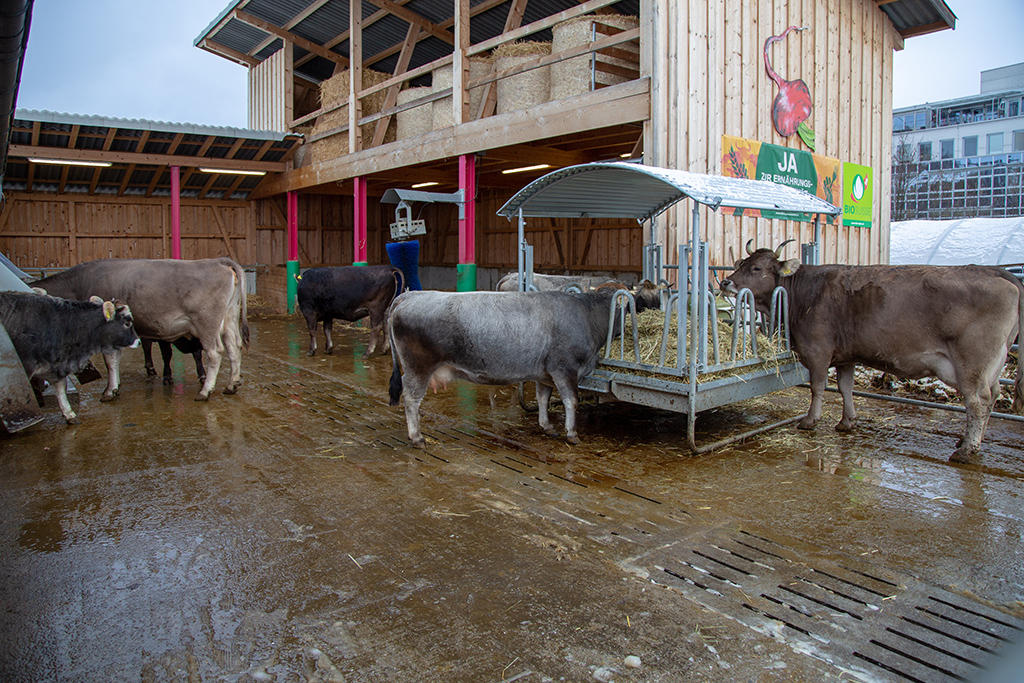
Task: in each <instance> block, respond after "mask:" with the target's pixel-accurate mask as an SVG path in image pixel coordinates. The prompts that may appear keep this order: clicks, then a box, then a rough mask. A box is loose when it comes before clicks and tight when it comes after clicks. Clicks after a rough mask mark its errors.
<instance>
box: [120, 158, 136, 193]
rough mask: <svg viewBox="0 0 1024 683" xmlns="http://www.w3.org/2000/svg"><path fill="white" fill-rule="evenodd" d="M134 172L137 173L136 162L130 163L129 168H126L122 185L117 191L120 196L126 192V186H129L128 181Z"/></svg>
mask: <svg viewBox="0 0 1024 683" xmlns="http://www.w3.org/2000/svg"><path fill="white" fill-rule="evenodd" d="M132 173H135V164H128V168H126V169H125V170H124V178H122V179H121V187H120V188H119V189H118V191H117V194H118V196H121V195H123V194H124V191H125V188H127V187H128V183H129V182H130V181H131V179H132Z"/></svg>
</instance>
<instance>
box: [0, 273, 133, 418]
mask: <svg viewBox="0 0 1024 683" xmlns="http://www.w3.org/2000/svg"><path fill="white" fill-rule="evenodd" d="M0 323H2V324H3V326H4V328H5V329H6V330H7V334H8V335H9V336H10V338H11V343H12V344H13V345H14V349H15V351H17V353H18V357H19V358H20V359H21V364H22V365H23V366H24V368H25V374H26V375H27V376H28V378H29V379H30V380H40V379H45V380H47V381H49V382H50V383H51V384H53V387H54V390H55V392H56V394H57V403H58V405H59V406H60V412H61V413H62V414H63V415H64V419H65V420H67V422H68V424H76V423H77V422H78V416H77V415H76V414H75V411H74V410H72V409H71V404H70V403H68V396H67V378H68V375H70V374H72V373H74V372H78V371H79V370H81V369H82V368H84V367H85V366H86V364H87V363H88V362H89V356H91V355H92V354H94V353H98V352H102V353H104V354H106V353H111V352H114V351H118V350H120V349H122V348H124V347H129V348H135V347H137V346H138V345H139V338H138V336H137V335H136V334H135V330H134V329H133V328H132V313H131V311H130V310H129V307H128V306H126V305H124V304H121V303H114V302H111V301H103V300H102V299H100V298H99V297H93V298H92V299H91V300H89V301H68V300H65V299H59V298H57V297H53V296H45V295H40V294H37V293H35V292H2V293H0Z"/></svg>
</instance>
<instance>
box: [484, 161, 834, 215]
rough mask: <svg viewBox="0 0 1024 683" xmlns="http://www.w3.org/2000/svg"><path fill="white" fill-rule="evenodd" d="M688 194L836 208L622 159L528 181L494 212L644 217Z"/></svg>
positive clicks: (790, 193)
mask: <svg viewBox="0 0 1024 683" xmlns="http://www.w3.org/2000/svg"><path fill="white" fill-rule="evenodd" d="M687 197H689V198H691V199H693V200H695V201H697V202H700V203H701V204H706V205H708V206H710V207H712V208H715V209H717V208H718V207H735V208H744V209H771V210H775V211H794V212H800V213H816V214H827V215H832V216H835V215H837V214H839V213H840V212H841V211H840V209H839V208H837V207H835V206H833V205H832V204H829V203H828V202H826V201H825V200H823V199H819V198H818V197H815V196H814V195H812V194H809V193H807V192H804V191H803V190H798V189H796V188H792V187H787V186H785V185H779V184H776V183H771V182H768V181H766V180H748V179H746V178H727V177H725V176H715V175H705V174H703V173H691V172H689V171H678V170H675V169H669V168H658V167H656V166H645V165H643V164H634V163H629V162H624V161H612V162H599V163H593V164H579V165H577V166H569V167H567V168H562V169H559V170H557V171H554V172H552V173H548V174H547V175H545V176H542V177H540V178H538V179H537V180H535V181H533V182H532V183H530V184H529V185H527V186H526V187H524V188H523V189H522V190H520V191H519V192H517V193H516V194H515V196H513V197H512V198H511V199H509V200H508V201H507V202H505V205H504V206H502V207H501V209H500V210H499V211H498V215H499V216H505V217H506V218H511V217H512V216H514V215H516V214H517V213H518V211H519V210H520V209H522V211H523V215H524V216H542V217H550V218H635V219H637V220H646V219H648V218H651V217H653V216H656V215H658V214H659V213H661V212H662V211H664V210H665V209H667V208H669V207H670V206H672V205H673V204H675V203H676V202H678V201H680V200H682V199H685V198H687Z"/></svg>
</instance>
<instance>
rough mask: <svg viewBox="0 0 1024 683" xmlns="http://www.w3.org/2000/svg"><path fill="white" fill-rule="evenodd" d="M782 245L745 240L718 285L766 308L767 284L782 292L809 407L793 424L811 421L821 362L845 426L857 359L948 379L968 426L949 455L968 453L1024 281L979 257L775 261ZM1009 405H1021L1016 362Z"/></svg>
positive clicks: (1020, 316) (1019, 327) (1022, 329)
mask: <svg viewBox="0 0 1024 683" xmlns="http://www.w3.org/2000/svg"><path fill="white" fill-rule="evenodd" d="M751 241H752V240H751ZM788 241H792V240H787V242H788ZM785 244H786V242H783V243H782V245H780V246H779V248H778V249H777V250H775V251H772V250H771V249H758V250H757V251H752V250H751V247H750V242H748V243H747V253H748V254H750V256H748V257H747V258H746V259H744V260H743V261H741V262H739V263H737V264H736V271H735V272H734V273H733V274H732V275H730V276H729V277H728V278H726V279H725V280H722V290H723V291H725V292H729V293H732V294H736V293H737V292H738V291H739V290H741V289H749V290H750V291H751V292H752V293H753V295H754V301H755V305H756V307H757V309H758V310H759V311H761V312H762V313H765V314H766V313H767V312H768V310H769V305H770V302H771V295H772V291H773V290H774V289H775V288H776V287H782V288H784V289H785V290H786V292H787V293H788V295H789V311H790V313H789V325H790V331H791V335H792V342H793V348H794V349H795V350H796V352H797V354H798V355H799V357H800V362H801V363H803V364H804V365H805V366H806V367H807V369H808V371H809V372H810V374H811V406H810V410H808V412H807V415H806V416H805V417H804V418H803V420H801V422H800V424H799V427H800V428H801V429H812V428H813V427H814V426H815V424H816V423H817V422H818V419H819V418H820V417H821V403H822V398H823V394H824V392H825V383H826V379H827V376H828V369H829V367H835V368H836V373H837V377H838V384H839V391H840V393H841V394H842V395H843V417H842V420H840V422H839V424H837V425H836V429H837V430H839V431H849V430H850V429H852V428H853V425H854V420H855V419H856V413H855V411H854V408H853V369H854V364H855V363H860V364H862V365H867V366H869V367H872V368H875V369H878V370H883V371H885V372H890V373H893V374H895V375H898V376H900V377H909V378H918V377H938V378H939V379H940V380H942V381H943V382H945V383H946V384H949V385H950V386H953V387H956V388H957V390H959V392H960V394H961V395H962V396H963V400H964V406H965V407H966V410H967V427H966V430H965V432H964V436H963V437H962V438H961V439H960V441H959V443H958V444H957V449H956V451H954V452H953V455H952V456H951V457H950V459H951V460H955V461H958V462H966V461H969V460H970V459H971V458H972V457H974V456H975V455H976V454H977V452H978V448H979V446H980V445H981V438H982V436H983V435H984V432H985V427H986V426H987V424H988V418H989V414H990V412H991V410H992V406H993V405H994V404H995V400H996V398H997V397H998V395H999V374H1000V371H1001V370H1002V367H1003V364H1004V363H1005V361H1006V354H1007V351H1008V350H1009V346H1010V345H1011V344H1012V343H1013V340H1014V338H1015V337H1017V336H1018V335H1020V336H1021V338H1024V285H1022V284H1021V283H1020V282H1019V281H1018V280H1017V279H1016V278H1015V277H1013V276H1012V275H1010V274H1009V273H1007V272H1006V271H1005V270H1003V269H1002V268H995V267H986V266H973V265H972V266H839V265H825V266H809V265H802V264H801V263H800V262H799V261H798V260H796V259H791V260H787V261H782V260H780V259H781V254H782V248H783V247H784V246H785ZM1013 409H1014V411H1016V412H1021V411H1022V410H1024V374H1022V369H1021V368H1018V370H1017V379H1016V382H1015V387H1014V405H1013Z"/></svg>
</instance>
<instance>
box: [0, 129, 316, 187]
mask: <svg viewBox="0 0 1024 683" xmlns="http://www.w3.org/2000/svg"><path fill="white" fill-rule="evenodd" d="M301 139H302V137H301V136H299V135H293V134H285V133H278V132H273V131H262V130H248V129H244V128H232V127H227V126H203V125H196V124H191V123H171V122H167V121H147V120H143V119H124V118H112V117H102V116H84V115H79V114H64V113H60V112H52V111H36V110H31V109H18V110H17V111H16V112H15V113H14V120H13V125H12V128H11V139H10V147H9V149H8V162H7V175H6V177H5V178H4V189H5V190H9V191H42V192H60V193H85V194H102V195H120V196H144V197H159V196H168V195H169V194H170V182H171V181H170V167H171V166H179V167H181V169H182V171H181V196H182V197H198V198H203V199H247V198H248V196H249V193H250V192H252V190H253V189H255V187H256V186H257V185H258V184H259V183H260V181H261V180H262V177H261V175H262V173H280V172H283V171H284V170H285V169H286V162H287V161H288V160H289V159H290V157H291V155H292V154H293V153H294V151H295V149H296V147H297V146H298V145H299V143H300V141H301ZM33 159H41V160H44V161H32V160H33ZM46 160H50V161H51V162H52V161H57V162H71V163H45V161H46ZM81 164H106V166H103V167H101V166H96V165H93V166H85V165H81ZM202 168H208V169H215V170H216V171H217V172H203V171H201V170H200V169H202ZM242 172H256V173H261V175H242V174H240V173H242Z"/></svg>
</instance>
